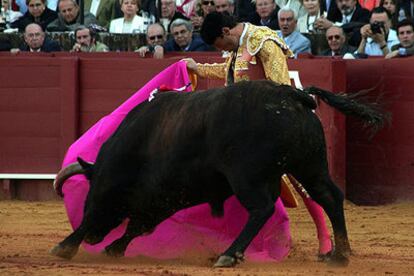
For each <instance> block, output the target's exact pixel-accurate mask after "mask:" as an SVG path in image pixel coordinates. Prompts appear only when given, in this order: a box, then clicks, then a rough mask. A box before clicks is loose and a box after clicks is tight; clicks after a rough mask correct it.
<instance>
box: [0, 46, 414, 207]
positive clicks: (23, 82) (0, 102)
mask: <svg viewBox="0 0 414 276" xmlns="http://www.w3.org/2000/svg"><path fill="white" fill-rule="evenodd" d="M193 56H194V58H195V59H196V60H197V61H200V62H207V61H208V62H212V61H217V62H220V61H221V60H222V59H221V58H220V57H217V56H214V54H213V55H212V54H211V53H209V54H198V53H197V54H193ZM181 57H182V56H180V57H170V58H166V59H164V60H154V59H141V58H139V57H138V55H137V54H135V53H106V54H96V55H84V54H80V55H75V54H70V53H59V54H56V55H54V54H48V55H45V54H43V55H41V54H40V55H34V56H33V55H32V56H29V55H25V54H21V55H18V56H17V57H15V56H9V55H5V54H1V55H0V173H56V171H57V170H58V169H59V167H60V163H61V161H62V158H63V155H64V152H65V151H66V149H67V147H68V146H69V145H70V144H71V143H72V142H73V140H74V139H75V138H76V137H78V136H79V135H81V134H82V133H83V132H85V131H86V130H87V129H88V128H89V127H90V126H91V125H93V124H94V123H95V122H96V121H97V120H98V119H99V118H101V117H102V116H104V115H105V114H107V113H109V112H111V111H112V110H113V109H114V108H116V107H117V106H118V105H119V104H121V103H122V102H123V101H124V100H125V99H127V98H128V97H129V96H130V95H131V94H132V93H134V92H135V91H136V90H138V88H139V87H141V86H142V85H143V84H145V83H146V82H147V81H148V80H149V79H151V78H152V77H153V76H154V75H155V74H156V73H158V72H159V71H160V70H161V69H162V68H165V67H166V66H168V65H169V64H171V63H173V62H175V61H177V60H179V59H180V58H181ZM413 60H414V59H404V60H395V61H394V60H393V61H385V60H382V59H374V60H363V61H343V60H333V59H308V60H290V61H289V68H290V69H291V70H297V71H298V72H299V77H300V80H301V82H302V84H303V85H304V86H309V85H316V86H319V87H322V88H325V89H328V90H332V91H334V92H340V91H356V90H360V89H362V88H367V87H372V86H375V85H376V84H377V83H378V82H379V84H380V85H379V86H378V87H377V89H376V91H392V97H391V96H387V97H386V98H387V100H389V101H392V100H394V98H393V95H398V97H399V98H398V100H395V101H394V102H392V103H391V107H390V109H391V111H392V112H393V113H394V121H393V124H392V128H391V129H388V130H384V131H381V132H380V134H379V135H378V136H377V137H375V138H374V140H373V141H368V140H367V139H366V138H365V137H366V135H365V134H363V133H361V131H360V130H359V127H357V126H355V124H354V123H353V122H352V121H351V122H349V123H347V124H346V125H345V118H344V117H343V116H342V115H340V114H339V113H338V112H335V111H333V109H332V108H330V107H327V106H326V105H324V104H321V106H320V107H319V108H318V115H319V116H320V117H321V119H322V121H323V125H324V129H325V134H326V138H327V145H328V151H329V156H328V158H329V162H330V171H331V174H332V176H333V178H334V180H335V181H336V183H337V184H338V185H339V186H341V187H342V189H343V190H344V191H346V195H347V197H348V198H350V199H351V200H353V201H355V202H357V203H367V204H372V203H374V204H375V203H379V202H381V203H382V202H389V201H391V200H395V199H401V198H404V199H405V198H409V199H414V192H413V188H412V187H411V186H412V185H410V184H411V183H410V179H411V176H412V174H413V173H414V171H413V170H412V166H413V164H412V163H413V161H412V160H413V158H412V155H413V154H414V147H413V142H411V141H412V139H411V138H412V135H411V133H412V132H414V125H413V126H411V125H412V123H411V122H412V120H411V117H412V116H414V115H411V113H410V107H411V102H412V99H413V96H412V95H411V94H410V89H411V90H412V88H414V81H413V79H412V78H411V77H410V75H411V76H412V75H413V70H414V66H412V65H413ZM396 72H398V73H396ZM217 85H222V82H221V81H200V82H199V87H200V88H207V87H213V86H217ZM345 130H346V132H345ZM345 134H346V135H345ZM345 139H346V140H345ZM345 180H346V190H345ZM38 182H39V181H38ZM24 184H26V181H19V187H20V186H21V187H20V188H19V190H21V192H19V191H14V192H15V193H16V194H17V197H18V198H23V199H27V198H29V199H36V198H50V196H44V195H43V192H42V193H40V192H37V194H36V192H32V193H30V192H29V191H25V192H23V190H24V189H29V188H23V186H24V187H26V186H25V185H24ZM6 186H7V185H6ZM6 186H4V187H6ZM39 189H40V188H39ZM39 189H38V190H39ZM42 189H43V188H42ZM1 193H2V192H1V189H0V198H2V196H1ZM30 194H31V195H30Z"/></svg>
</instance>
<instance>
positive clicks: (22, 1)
mask: <svg viewBox="0 0 414 276" xmlns="http://www.w3.org/2000/svg"><path fill="white" fill-rule="evenodd" d="M13 2H14V4H16V6H17V7H18V8H19V11H20V12H21V13H22V14H25V13H26V12H27V4H26V0H14V1H13ZM57 2H58V0H48V1H47V2H46V6H47V7H48V8H49V9H51V10H52V11H56V10H57Z"/></svg>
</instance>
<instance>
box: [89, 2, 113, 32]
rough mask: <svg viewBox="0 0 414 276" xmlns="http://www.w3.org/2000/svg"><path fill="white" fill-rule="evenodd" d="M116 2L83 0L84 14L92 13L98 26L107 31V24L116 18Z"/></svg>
mask: <svg viewBox="0 0 414 276" xmlns="http://www.w3.org/2000/svg"><path fill="white" fill-rule="evenodd" d="M116 1H118V0H84V3H85V12H87V11H88V12H90V13H92V14H93V15H94V16H95V17H96V20H98V25H100V26H102V27H104V28H106V29H108V28H109V23H110V22H111V20H112V19H115V17H116Z"/></svg>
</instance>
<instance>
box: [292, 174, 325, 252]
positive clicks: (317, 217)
mask: <svg viewBox="0 0 414 276" xmlns="http://www.w3.org/2000/svg"><path fill="white" fill-rule="evenodd" d="M289 180H290V182H291V183H292V186H293V187H294V188H295V190H296V191H297V192H298V193H299V194H300V196H301V197H302V199H303V202H304V203H305V206H306V208H307V209H308V212H309V214H310V215H311V217H312V219H313V222H314V223H315V226H316V231H317V233H318V240H319V254H320V255H325V254H327V253H328V252H330V251H331V250H332V249H333V248H332V241H331V236H330V234H329V230H328V227H327V225H326V221H325V217H324V215H323V212H324V211H323V209H322V207H321V206H319V205H318V204H317V203H316V202H315V201H313V200H312V199H311V198H310V197H309V196H308V195H307V194H305V193H304V192H303V191H302V189H301V188H300V187H301V186H302V185H301V184H300V183H298V182H297V180H296V179H294V177H292V176H291V175H289Z"/></svg>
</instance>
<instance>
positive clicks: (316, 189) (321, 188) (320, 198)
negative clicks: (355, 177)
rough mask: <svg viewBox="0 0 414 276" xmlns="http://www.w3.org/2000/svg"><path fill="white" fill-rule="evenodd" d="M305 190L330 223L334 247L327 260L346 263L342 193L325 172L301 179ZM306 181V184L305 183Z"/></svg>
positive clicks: (346, 249) (347, 242) (346, 248)
mask: <svg viewBox="0 0 414 276" xmlns="http://www.w3.org/2000/svg"><path fill="white" fill-rule="evenodd" d="M303 183H304V185H305V188H306V190H307V191H308V192H309V194H310V196H311V197H312V199H313V200H315V201H316V202H317V203H318V204H319V205H320V206H322V208H323V209H324V210H325V212H326V214H327V215H328V217H329V220H330V221H331V223H332V228H333V232H334V237H335V249H334V252H333V253H332V255H331V257H330V258H329V261H331V262H332V263H335V264H339V265H347V264H348V262H349V260H348V256H349V255H350V253H351V247H350V245H349V240H348V234H347V230H346V224H345V215H344V209H343V201H344V195H343V193H342V192H341V190H340V189H339V188H338V187H337V186H336V185H335V184H334V183H333V182H332V180H331V179H330V177H329V176H328V175H327V174H322V175H320V176H319V177H317V179H315V180H314V181H312V180H310V181H307V180H306V181H303ZM305 183H306V184H305Z"/></svg>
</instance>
